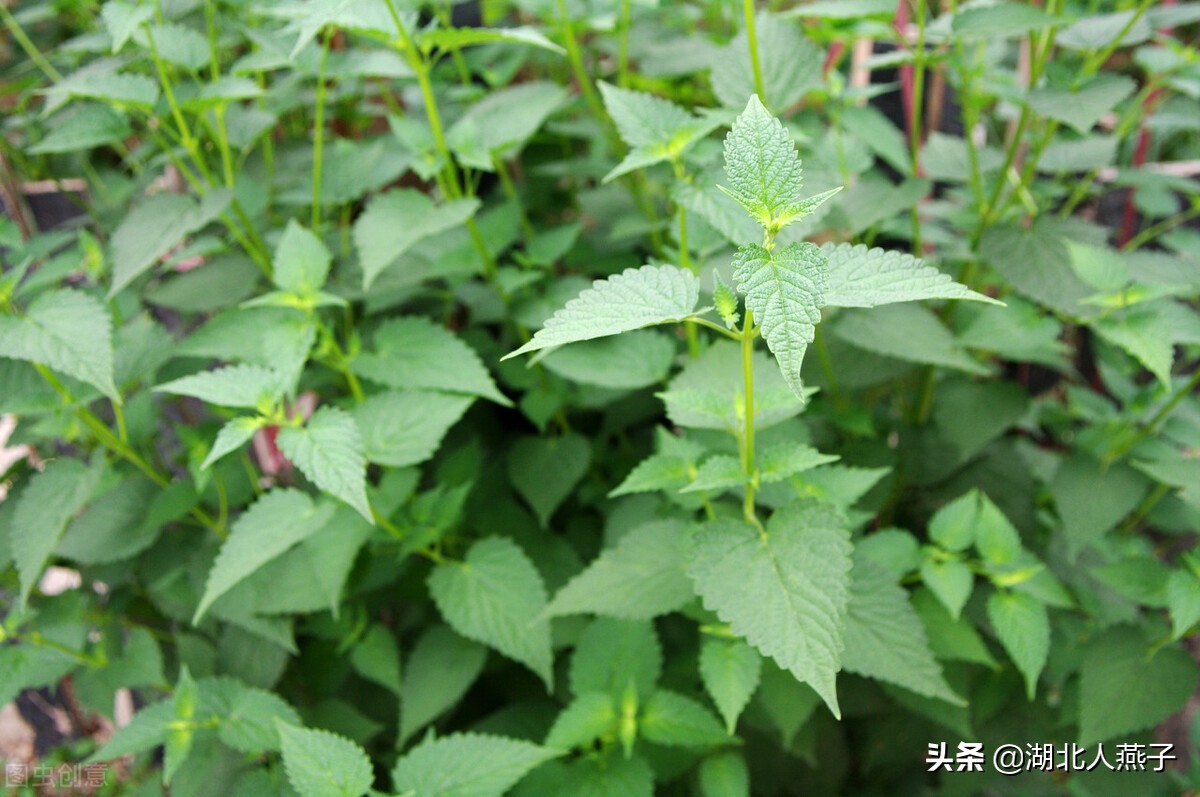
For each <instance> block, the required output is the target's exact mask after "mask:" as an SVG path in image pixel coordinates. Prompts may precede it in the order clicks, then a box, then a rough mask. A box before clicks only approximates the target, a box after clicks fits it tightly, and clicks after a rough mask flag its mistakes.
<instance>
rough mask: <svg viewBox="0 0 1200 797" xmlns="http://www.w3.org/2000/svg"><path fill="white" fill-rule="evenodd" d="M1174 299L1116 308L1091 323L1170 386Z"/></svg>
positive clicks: (1173, 339) (1173, 357) (1173, 335)
mask: <svg viewBox="0 0 1200 797" xmlns="http://www.w3.org/2000/svg"><path fill="white" fill-rule="evenodd" d="M1172 304H1174V303H1173V302H1165V301H1159V302H1146V303H1144V304H1139V305H1137V306H1135V307H1129V308H1124V309H1120V310H1116V311H1115V312H1112V313H1109V314H1107V315H1104V316H1101V317H1100V318H1097V319H1095V320H1094V321H1092V322H1091V327H1092V329H1094V330H1095V331H1096V333H1097V334H1098V335H1100V337H1102V338H1104V339H1105V340H1107V341H1108V342H1109V343H1112V344H1113V345H1115V346H1119V347H1121V348H1122V349H1124V350H1125V351H1126V352H1128V353H1129V354H1130V356H1132V357H1134V358H1135V359H1137V361H1138V362H1140V363H1141V364H1142V365H1144V366H1145V367H1146V370H1148V371H1149V372H1150V373H1152V374H1154V376H1155V377H1156V378H1157V379H1158V381H1159V382H1160V383H1161V384H1162V385H1163V386H1164V387H1165V388H1167V389H1170V387H1171V365H1172V364H1173V363H1174V361H1175V344H1176V342H1177V341H1176V334H1175V333H1176V331H1177V330H1178V325H1177V323H1174V322H1175V321H1176V319H1175V318H1172V316H1171V313H1170V311H1169V310H1168V309H1167V307H1168V306H1169V305H1172Z"/></svg>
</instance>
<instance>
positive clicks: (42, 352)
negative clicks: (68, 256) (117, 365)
mask: <svg viewBox="0 0 1200 797" xmlns="http://www.w3.org/2000/svg"><path fill="white" fill-rule="evenodd" d="M0 357H9V358H12V359H14V360H26V361H29V362H33V363H38V364H39V365H45V366H47V367H48V368H52V369H54V370H55V371H60V372H62V373H64V374H66V375H67V376H73V377H75V378H76V379H81V380H83V381H84V382H87V383H88V384H90V385H94V386H95V387H96V388H97V389H99V390H100V392H101V393H103V394H104V395H106V396H108V397H109V398H110V399H112V400H113V401H114V402H117V403H120V401H121V397H120V394H119V393H118V392H117V386H116V384H114V382H113V336H112V319H111V318H110V317H109V315H108V311H107V310H106V309H105V308H104V305H102V304H101V303H100V302H98V301H97V300H96V299H94V298H92V297H91V296H89V295H88V294H86V293H83V292H82V291H77V290H72V289H69V288H64V289H61V290H54V291H49V292H47V293H43V294H42V295H40V296H38V297H37V298H36V299H34V300H33V301H32V302H31V303H30V304H29V308H28V311H27V312H26V314H25V315H24V316H23V317H14V316H9V315H0Z"/></svg>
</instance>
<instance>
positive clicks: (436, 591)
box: [429, 537, 553, 688]
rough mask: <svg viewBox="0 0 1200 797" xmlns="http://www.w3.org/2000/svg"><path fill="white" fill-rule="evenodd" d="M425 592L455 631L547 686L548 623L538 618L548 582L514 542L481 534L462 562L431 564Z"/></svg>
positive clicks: (548, 677) (551, 675)
mask: <svg viewBox="0 0 1200 797" xmlns="http://www.w3.org/2000/svg"><path fill="white" fill-rule="evenodd" d="M429 592H430V594H431V595H432V596H433V601H434V603H436V604H437V607H438V611H440V612H441V613H442V617H444V618H446V622H448V623H449V624H450V626H451V627H452V628H454V630H455V631H457V632H458V633H460V634H462V635H463V636H465V637H467V638H468V639H474V640H475V641H477V642H481V643H483V644H485V645H488V646H490V647H493V648H495V649H496V650H498V651H500V652H501V653H503V654H504V655H505V656H508V657H509V658H510V659H513V660H515V661H518V662H520V663H522V664H524V665H526V666H527V667H529V669H531V670H533V671H534V672H535V673H537V675H538V677H540V678H541V679H542V681H544V682H545V684H546V687H547V688H549V687H550V685H551V683H552V679H553V673H552V672H551V669H550V667H551V664H552V656H551V653H550V624H549V622H548V621H547V620H544V619H540V617H541V615H542V611H543V610H544V609H545V608H546V587H545V585H544V584H543V582H542V577H541V575H540V574H539V573H538V571H537V568H535V567H534V566H533V563H532V562H530V561H529V558H528V557H526V556H525V553H524V551H522V550H521V549H520V548H519V547H517V544H516V543H514V542H513V541H512V540H509V539H507V538H504V537H489V538H487V539H484V540H480V541H479V542H477V543H475V544H474V545H473V546H471V550H470V551H469V552H468V553H467V556H466V559H464V560H463V561H462V562H443V563H442V564H439V565H438V566H437V567H436V568H434V570H433V572H432V573H430V575H429Z"/></svg>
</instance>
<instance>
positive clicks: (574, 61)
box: [558, 0, 608, 120]
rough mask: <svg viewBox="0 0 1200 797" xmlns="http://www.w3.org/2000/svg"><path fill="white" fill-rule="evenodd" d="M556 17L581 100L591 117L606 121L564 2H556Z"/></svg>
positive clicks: (605, 115)
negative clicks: (559, 23) (560, 26)
mask: <svg viewBox="0 0 1200 797" xmlns="http://www.w3.org/2000/svg"><path fill="white" fill-rule="evenodd" d="M558 15H559V17H560V19H561V22H562V31H563V45H564V46H565V47H566V50H567V60H568V61H569V62H570V64H571V71H572V72H573V73H574V75H575V82H576V83H577V84H578V85H579V91H580V92H581V93H582V94H583V99H584V101H585V102H587V104H588V108H590V109H591V111H592V115H593V116H595V117H596V118H597V119H600V120H607V119H608V114H606V113H605V112H604V104H603V103H602V102H600V96H599V95H598V94H596V87H595V86H593V85H592V79H591V77H589V76H588V71H587V67H586V66H584V63H583V52H582V51H581V50H580V49H579V40H578V39H577V38H576V37H575V25H574V23H573V22H572V21H571V15H570V14H569V13H568V11H567V2H566V0H558Z"/></svg>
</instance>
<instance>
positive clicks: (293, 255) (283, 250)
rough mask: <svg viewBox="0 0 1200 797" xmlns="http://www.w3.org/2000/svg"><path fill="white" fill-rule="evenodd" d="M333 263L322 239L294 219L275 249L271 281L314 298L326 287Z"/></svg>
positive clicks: (281, 287) (292, 291) (282, 287)
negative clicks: (330, 266) (330, 265)
mask: <svg viewBox="0 0 1200 797" xmlns="http://www.w3.org/2000/svg"><path fill="white" fill-rule="evenodd" d="M332 261H333V257H332V255H330V254H329V250H328V249H326V248H325V244H324V243H323V242H322V241H321V239H320V238H318V237H317V236H315V235H313V234H312V233H311V232H310V231H308V230H306V229H305V228H304V227H302V226H300V225H299V224H297V223H296V221H295V219H292V220H291V221H289V222H288V226H287V228H286V229H285V230H284V231H283V237H282V238H280V239H279V246H278V247H276V249H275V261H274V269H273V270H272V272H271V278H272V279H273V280H274V281H275V285H276V287H278V288H279V289H280V290H285V291H290V292H291V293H295V294H298V295H300V296H313V295H315V294H316V293H317V291H319V290H321V288H323V287H324V286H325V280H326V279H327V278H328V277H329V264H330V263H331V262H332Z"/></svg>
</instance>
